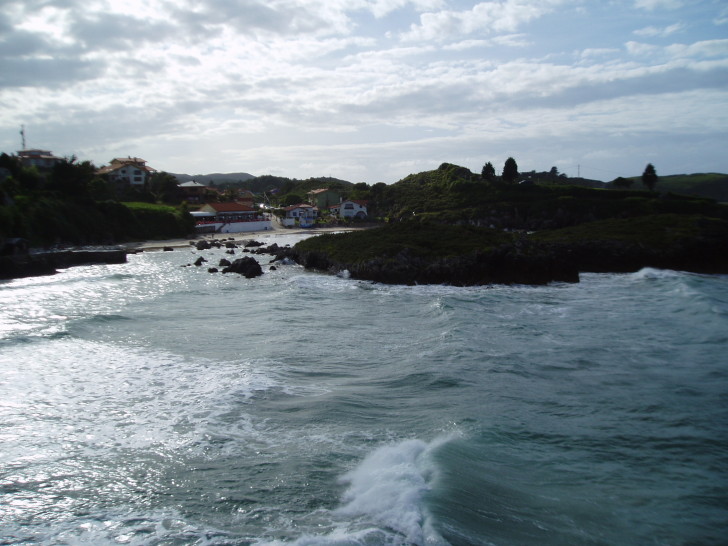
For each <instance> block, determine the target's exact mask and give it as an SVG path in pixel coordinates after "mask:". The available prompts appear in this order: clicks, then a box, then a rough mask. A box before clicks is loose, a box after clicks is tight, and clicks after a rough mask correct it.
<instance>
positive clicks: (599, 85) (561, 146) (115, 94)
mask: <svg viewBox="0 0 728 546" xmlns="http://www.w3.org/2000/svg"><path fill="white" fill-rule="evenodd" d="M463 5H467V7H466V8H458V6H463ZM635 5H636V4H632V3H630V4H629V6H627V7H625V5H624V3H614V4H610V9H615V10H616V9H623V10H625V11H621V12H615V13H614V14H613V17H610V18H609V19H610V21H608V22H605V21H604V20H603V17H602V14H601V11H600V9H601V8H599V9H598V8H595V7H594V4H592V3H587V2H583V1H582V0H572V1H567V0H559V1H557V0H552V1H545V2H537V1H536V0H499V1H492V2H477V3H470V4H465V3H464V2H462V1H460V0H458V1H455V0H450V1H448V2H445V1H444V0H270V1H263V0H222V1H219V2H218V1H213V0H125V2H123V3H122V2H116V1H113V0H84V3H83V4H82V3H81V1H80V0H23V1H21V0H6V2H5V4H4V5H3V10H2V13H0V150H2V149H3V147H4V148H5V149H6V150H7V149H10V150H12V149H13V147H16V146H17V143H16V140H17V132H18V127H19V125H20V124H25V125H26V128H27V131H28V135H29V137H30V141H31V143H32V144H33V145H34V146H39V147H44V148H47V149H52V150H54V151H56V152H57V153H58V154H60V155H67V154H70V153H76V154H77V155H78V156H79V157H82V158H88V159H91V160H95V161H97V162H98V161H108V159H109V158H110V157H113V156H114V155H138V156H140V157H145V158H146V159H148V160H149V161H150V163H151V164H153V166H155V167H159V168H165V169H166V170H170V171H173V172H180V171H183V170H187V169H189V170H191V171H194V172H205V171H225V170H230V171H236V170H246V171H248V172H252V173H255V174H263V173H264V172H265V170H266V169H270V170H275V171H276V172H277V173H279V174H286V175H288V176H296V177H306V176H314V175H320V174H322V173H327V172H328V173H329V174H332V175H334V176H342V177H345V176H346V173H352V174H351V176H355V177H356V179H358V180H362V179H364V180H367V181H377V180H385V181H388V182H392V181H395V180H396V179H397V176H398V175H399V174H400V173H401V171H402V170H405V169H406V170H407V172H404V173H402V174H403V175H406V174H408V173H409V172H416V170H418V169H419V170H423V169H424V168H434V167H436V166H437V165H438V164H439V163H441V162H443V161H451V162H458V161H462V162H464V163H463V164H465V165H466V166H470V165H471V163H470V162H475V163H476V164H475V165H473V166H474V167H475V168H478V169H479V168H480V167H482V161H481V159H477V158H478V156H479V155H481V156H482V154H484V153H485V150H486V149H487V150H493V156H491V158H490V159H491V160H496V159H497V160H498V161H502V160H505V158H506V157H508V155H513V154H516V155H521V156H523V157H524V160H525V161H526V162H528V161H534V162H535V161H538V160H539V158H543V160H544V161H545V162H546V163H547V165H545V167H546V168H548V167H550V164H552V160H551V159H549V158H548V157H546V155H547V154H546V152H545V151H543V150H545V149H548V150H549V153H553V154H554V156H553V157H567V155H568V156H569V157H574V158H578V156H579V154H580V153H582V154H586V153H591V151H588V152H587V151H584V150H585V149H587V148H591V147H592V145H591V144H590V139H595V141H596V140H597V136H598V135H599V139H598V143H599V145H601V144H603V143H604V144H605V145H606V144H607V143H608V142H609V139H610V138H613V139H614V141H613V143H612V144H611V145H610V146H613V147H612V148H609V149H605V151H604V153H605V155H606V156H609V157H619V155H620V153H621V154H622V155H623V156H625V157H626V156H627V155H631V154H632V152H631V151H630V150H628V148H629V147H633V148H635V149H637V148H638V147H639V146H637V144H636V143H638V142H639V139H638V137H639V136H643V135H644V134H645V132H644V131H649V132H650V134H651V135H658V136H655V137H654V138H655V139H657V138H661V139H664V140H670V142H672V140H671V139H678V138H683V139H688V137H686V136H685V135H693V134H694V133H695V131H696V127H697V126H699V125H702V127H703V129H704V132H705V134H712V135H716V134H720V133H721V131H722V134H725V129H724V127H725V126H726V125H723V126H721V125H720V123H724V122H725V121H726V120H725V118H726V117H727V116H728V113H726V110H728V109H726V108H725V104H728V97H726V91H725V90H724V89H725V85H724V83H722V82H725V81H726V78H727V77H728V72H727V71H728V66H727V63H728V40H724V39H723V38H722V36H721V35H720V34H719V32H718V31H719V30H720V29H717V30H716V29H715V26H714V25H715V23H714V18H715V14H716V13H717V12H718V11H719V10H718V9H717V8H715V5H714V4H701V5H702V6H703V7H705V6H708V7H710V6H712V9H707V8H706V9H704V10H703V11H702V12H701V18H700V19H696V17H695V15H694V12H691V11H690V10H687V9H685V11H683V12H680V13H679V14H677V15H680V23H675V20H674V19H673V20H672V21H670V20H666V19H664V14H659V13H651V12H650V10H653V11H657V10H658V8H661V7H662V8H665V7H667V6H668V4H667V3H664V2H662V3H660V2H652V3H650V2H642V3H641V7H640V9H642V10H644V12H641V13H639V14H637V15H638V16H639V19H638V20H639V21H640V23H639V26H641V29H640V30H638V31H637V32H636V33H635V34H634V35H633V36H631V37H632V38H635V39H634V40H632V41H628V42H626V43H624V40H625V33H629V32H630V30H627V28H628V27H629V25H630V24H631V22H632V21H633V20H635V19H634V17H635V12H634V11H633V10H632V9H631V8H632V7H633V6H635ZM448 6H449V7H448ZM650 6H651V7H650ZM575 7H576V8H578V9H574V8H575ZM708 12H709V13H708ZM630 17H632V19H630ZM617 18H618V19H619V20H620V21H622V22H623V23H624V24H623V25H622V27H621V28H622V32H615V29H614V27H613V26H612V22H613V21H614V20H615V19H617ZM554 21H558V22H559V25H562V27H561V28H566V29H570V28H575V29H577V28H586V27H585V25H584V23H585V22H586V21H588V22H589V23H590V25H589V26H588V30H587V31H586V32H585V33H584V35H583V36H582V35H581V34H580V33H579V32H574V33H571V32H564V31H560V30H559V28H556V27H554ZM607 23H608V24H607ZM678 33H679V36H680V38H681V42H683V43H668V40H670V38H671V37H674V36H677V35H678ZM627 36H629V34H627ZM656 38H659V39H660V40H656ZM666 43H667V45H665V44H666ZM690 101H696V104H695V105H692V106H691V105H690ZM709 112H713V113H712V114H710V113H709ZM671 116H672V117H671ZM690 116H694V118H690ZM701 116H702V117H701ZM637 119H640V120H641V121H640V123H642V125H643V127H644V131H643V130H642V129H641V128H635V127H634V126H635V125H636V123H637V122H636V120H637ZM676 131H679V132H680V135H681V136H680V135H678V136H676V135H675V132H676ZM576 135H578V136H576ZM603 135H607V136H603ZM617 135H628V136H629V138H631V139H632V140H628V139H627V137H624V140H619V137H618V136H617ZM602 137H603V138H602ZM690 138H692V137H690ZM688 140H689V139H688ZM723 141H725V138H724V139H723ZM546 143H553V144H552V145H551V144H549V145H548V146H547V144H546ZM596 145H597V144H595V145H594V146H596ZM640 146H641V145H640ZM572 147H573V154H572V153H571V150H572ZM665 147H666V148H668V147H669V146H667V144H665ZM567 148H568V150H569V152H570V153H569V154H566V153H565V152H563V151H560V150H566V149H567ZM539 150H541V151H539ZM615 150H621V151H619V152H617V151H615ZM625 150H628V151H625ZM519 152H520V153H519ZM489 153H490V152H489ZM499 154H500V155H502V156H503V157H502V159H501V158H498V157H496V156H498V155H499ZM699 155H700V156H701V157H704V152H702V151H701V152H700V154H699ZM528 158H531V159H528ZM482 159H483V160H484V159H485V158H482ZM625 161H626V160H625ZM432 162H435V163H434V167H433V166H432V165H431V163H432ZM478 162H480V165H478V164H477V163H478ZM520 163H521V161H520V159H519V164H520ZM658 163H659V162H658ZM595 166H596V165H595ZM543 167H544V166H543V165H534V168H543ZM642 167H644V164H642ZM658 168H659V164H658ZM304 169H305V170H304ZM319 169H320V170H319ZM329 169H333V170H332V171H330V172H329ZM338 169H343V170H344V172H339V171H338Z"/></svg>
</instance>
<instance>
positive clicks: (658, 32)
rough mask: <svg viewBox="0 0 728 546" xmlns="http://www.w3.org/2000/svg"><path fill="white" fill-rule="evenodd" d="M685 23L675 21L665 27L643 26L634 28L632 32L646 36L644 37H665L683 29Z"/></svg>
mask: <svg viewBox="0 0 728 546" xmlns="http://www.w3.org/2000/svg"><path fill="white" fill-rule="evenodd" d="M684 28H685V25H684V24H682V23H675V24H673V25H670V26H667V27H662V28H659V27H645V28H641V29H639V30H635V31H634V34H636V35H637V36H646V37H662V38H665V37H667V36H670V35H672V34H675V33H676V32H680V31H682V30H684Z"/></svg>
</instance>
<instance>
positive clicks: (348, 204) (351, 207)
mask: <svg viewBox="0 0 728 546" xmlns="http://www.w3.org/2000/svg"><path fill="white" fill-rule="evenodd" d="M344 208H345V209H346V210H354V204H353V203H347V204H346V205H344Z"/></svg>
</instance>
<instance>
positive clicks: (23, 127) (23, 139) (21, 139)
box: [20, 125, 25, 150]
mask: <svg viewBox="0 0 728 546" xmlns="http://www.w3.org/2000/svg"><path fill="white" fill-rule="evenodd" d="M20 142H21V145H22V146H23V147H22V148H21V149H22V150H25V125H21V126H20Z"/></svg>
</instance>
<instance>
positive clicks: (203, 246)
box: [195, 240, 212, 250]
mask: <svg viewBox="0 0 728 546" xmlns="http://www.w3.org/2000/svg"><path fill="white" fill-rule="evenodd" d="M195 248H197V250H209V249H210V248H212V247H211V245H210V242H209V241H205V240H202V241H197V243H196V244H195Z"/></svg>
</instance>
